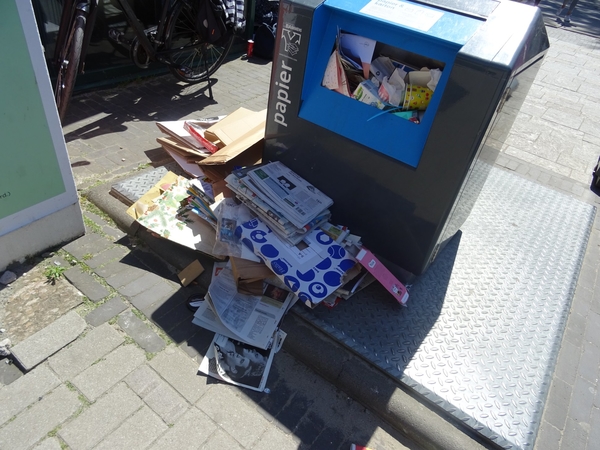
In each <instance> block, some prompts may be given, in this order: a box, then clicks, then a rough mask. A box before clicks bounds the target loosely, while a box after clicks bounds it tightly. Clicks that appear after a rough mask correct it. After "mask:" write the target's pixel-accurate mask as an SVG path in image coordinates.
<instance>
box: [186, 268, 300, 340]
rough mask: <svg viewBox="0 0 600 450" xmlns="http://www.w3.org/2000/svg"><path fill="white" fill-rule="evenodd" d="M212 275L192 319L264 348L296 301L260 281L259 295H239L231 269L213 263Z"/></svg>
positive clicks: (284, 291)
mask: <svg viewBox="0 0 600 450" xmlns="http://www.w3.org/2000/svg"><path fill="white" fill-rule="evenodd" d="M215 266H216V268H215V269H214V270H213V278H212V281H211V283H210V286H209V288H208V293H207V295H206V297H205V299H206V301H205V302H202V304H201V305H200V307H199V308H198V310H197V311H196V313H195V314H194V318H193V320H192V322H193V323H194V324H195V325H198V326H201V327H202V328H206V329H208V330H210V331H214V332H216V333H220V334H224V335H226V336H229V337H231V338H233V339H237V340H241V341H243V342H246V343H248V344H251V345H253V346H255V347H259V348H262V349H267V348H268V347H269V346H270V345H271V344H272V339H273V335H274V333H275V330H276V329H277V327H278V326H279V323H280V322H281V319H282V318H283V316H284V314H285V313H286V312H287V311H288V310H289V309H290V308H291V306H292V305H293V304H294V303H295V302H296V300H297V297H296V296H295V295H294V294H292V293H291V292H289V291H287V290H285V289H283V288H281V287H280V286H276V285H274V284H271V283H267V282H265V283H264V289H263V294H262V295H247V294H241V293H239V292H238V290H237V286H236V284H235V280H234V277H233V272H232V271H231V269H230V268H229V267H227V266H225V267H222V266H221V265H217V264H215Z"/></svg>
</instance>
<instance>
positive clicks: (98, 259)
mask: <svg viewBox="0 0 600 450" xmlns="http://www.w3.org/2000/svg"><path fill="white" fill-rule="evenodd" d="M127 253H129V249H128V248H125V247H121V246H118V245H115V246H113V247H111V248H109V249H108V250H106V251H103V252H102V253H100V254H98V255H96V256H94V257H93V258H92V259H88V260H87V261H86V262H85V263H86V264H87V265H88V266H89V267H91V268H92V269H97V268H98V267H100V266H103V265H105V264H108V263H110V262H114V261H117V260H120V259H121V258H123V257H124V256H125V255H126V254H127Z"/></svg>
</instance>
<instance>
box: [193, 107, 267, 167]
mask: <svg viewBox="0 0 600 450" xmlns="http://www.w3.org/2000/svg"><path fill="white" fill-rule="evenodd" d="M265 111H266V110H265ZM233 114H235V113H233ZM233 114H232V115H233ZM252 114H253V117H254V118H256V117H259V118H260V121H258V123H255V121H254V120H250V121H247V120H245V118H244V117H242V118H241V119H240V120H238V121H236V122H232V123H231V124H230V125H227V126H225V127H223V128H220V129H215V131H214V132H215V133H217V134H216V135H215V136H217V135H218V136H223V137H225V136H226V138H225V141H227V142H228V144H227V145H225V146H224V147H222V148H220V149H219V150H218V151H217V152H216V153H213V154H212V155H210V156H209V157H207V158H204V159H203V160H201V161H199V162H198V164H200V165H201V166H215V165H221V164H225V163H227V162H229V161H231V160H233V159H234V158H237V157H238V156H240V155H241V154H242V153H245V152H246V150H248V149H250V148H252V147H253V146H254V145H256V144H258V143H262V142H263V141H264V137H265V123H266V114H264V113H263V112H262V111H261V112H260V113H252ZM229 117H230V116H227V117H226V118H225V119H223V121H225V120H227V119H228V118H229ZM220 123H221V122H219V124H220ZM219 124H217V125H219ZM211 128H212V127H211ZM234 130H235V131H234ZM205 136H206V137H207V138H209V132H208V130H207V131H206V133H205ZM234 136H235V139H233V140H230V138H231V137H234ZM218 142H223V141H218ZM237 165H239V164H237Z"/></svg>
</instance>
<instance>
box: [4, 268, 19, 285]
mask: <svg viewBox="0 0 600 450" xmlns="http://www.w3.org/2000/svg"><path fill="white" fill-rule="evenodd" d="M16 279H17V276H16V275H15V274H14V273H13V272H11V271H10V270H7V271H6V272H4V273H3V274H2V276H1V277H0V283H2V284H10V283H12V282H13V281H15V280H16Z"/></svg>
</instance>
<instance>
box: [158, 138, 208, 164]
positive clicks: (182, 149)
mask: <svg viewBox="0 0 600 450" xmlns="http://www.w3.org/2000/svg"><path fill="white" fill-rule="evenodd" d="M156 142H158V143H159V144H160V145H162V146H163V148H165V149H169V150H172V151H174V152H177V153H179V154H180V155H181V156H183V157H185V158H186V159H188V160H194V161H202V160H203V159H204V158H206V155H204V154H202V153H200V152H198V151H197V150H195V149H193V148H192V147H188V146H185V145H182V144H181V143H179V142H178V141H177V140H175V139H172V138H168V137H164V136H163V137H159V138H156Z"/></svg>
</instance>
